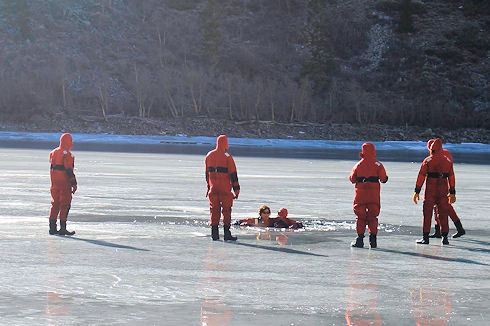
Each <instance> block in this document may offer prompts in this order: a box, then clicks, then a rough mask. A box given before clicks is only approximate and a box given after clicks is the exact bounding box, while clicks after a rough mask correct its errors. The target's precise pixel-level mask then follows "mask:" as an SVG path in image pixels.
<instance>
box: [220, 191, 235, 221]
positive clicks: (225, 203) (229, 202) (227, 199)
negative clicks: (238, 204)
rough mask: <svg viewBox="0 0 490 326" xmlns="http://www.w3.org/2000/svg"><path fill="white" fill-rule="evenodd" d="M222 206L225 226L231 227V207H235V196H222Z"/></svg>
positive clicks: (230, 194) (228, 194) (229, 194)
mask: <svg viewBox="0 0 490 326" xmlns="http://www.w3.org/2000/svg"><path fill="white" fill-rule="evenodd" d="M221 206H222V208H223V225H224V226H230V225H231V207H232V206H233V194H232V193H231V192H230V193H226V194H223V195H222V196H221Z"/></svg>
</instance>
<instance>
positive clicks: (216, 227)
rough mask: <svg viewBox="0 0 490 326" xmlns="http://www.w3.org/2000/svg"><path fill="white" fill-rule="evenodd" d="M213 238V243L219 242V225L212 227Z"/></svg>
mask: <svg viewBox="0 0 490 326" xmlns="http://www.w3.org/2000/svg"><path fill="white" fill-rule="evenodd" d="M211 237H212V238H213V241H216V240H219V232H218V226H217V225H211Z"/></svg>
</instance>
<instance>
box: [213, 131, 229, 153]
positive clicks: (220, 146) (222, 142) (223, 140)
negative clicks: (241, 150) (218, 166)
mask: <svg viewBox="0 0 490 326" xmlns="http://www.w3.org/2000/svg"><path fill="white" fill-rule="evenodd" d="M228 148H229V146H228V137H226V135H220V136H218V139H217V140H216V149H217V150H219V151H223V152H226V150H227V149H228Z"/></svg>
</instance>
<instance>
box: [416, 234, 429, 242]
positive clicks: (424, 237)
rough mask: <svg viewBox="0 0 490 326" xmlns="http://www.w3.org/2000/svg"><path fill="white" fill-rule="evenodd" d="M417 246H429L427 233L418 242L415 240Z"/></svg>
mask: <svg viewBox="0 0 490 326" xmlns="http://www.w3.org/2000/svg"><path fill="white" fill-rule="evenodd" d="M417 243H418V244H429V232H427V233H426V232H424V235H423V238H422V239H420V240H417Z"/></svg>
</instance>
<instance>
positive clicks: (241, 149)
mask: <svg viewBox="0 0 490 326" xmlns="http://www.w3.org/2000/svg"><path fill="white" fill-rule="evenodd" d="M60 134H61V133H60V132H49V133H46V132H42V133H36V132H8V131H0V147H4V148H24V149H28V148H30V149H45V150H51V149H53V148H54V147H56V146H58V143H59V136H60ZM72 135H73V138H74V143H75V146H74V148H73V151H74V152H76V151H99V152H131V153H161V154H195V155H206V153H207V152H208V151H210V150H211V149H213V148H214V147H215V144H216V138H215V137H208V136H203V137H201V136H200V137H188V136H183V135H181V136H166V135H114V134H78V133H73V134H72ZM363 142H364V141H358V140H355V141H343V140H297V139H263V138H233V137H230V138H229V143H230V151H229V152H230V153H231V154H232V155H234V156H253V157H275V158H279V157H280V158H303V159H335V160H353V161H355V160H358V159H359V151H360V148H361V145H362V143H363ZM372 142H373V144H374V145H375V146H376V149H377V157H378V159H379V160H381V161H398V162H419V161H422V160H423V159H424V158H425V157H426V156H427V148H426V143H425V142H422V141H372ZM445 147H446V148H447V149H448V150H449V151H450V152H451V153H452V155H453V157H454V160H455V162H456V163H474V164H485V165H487V164H490V145H487V144H480V143H462V144H452V143H449V144H445Z"/></svg>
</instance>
